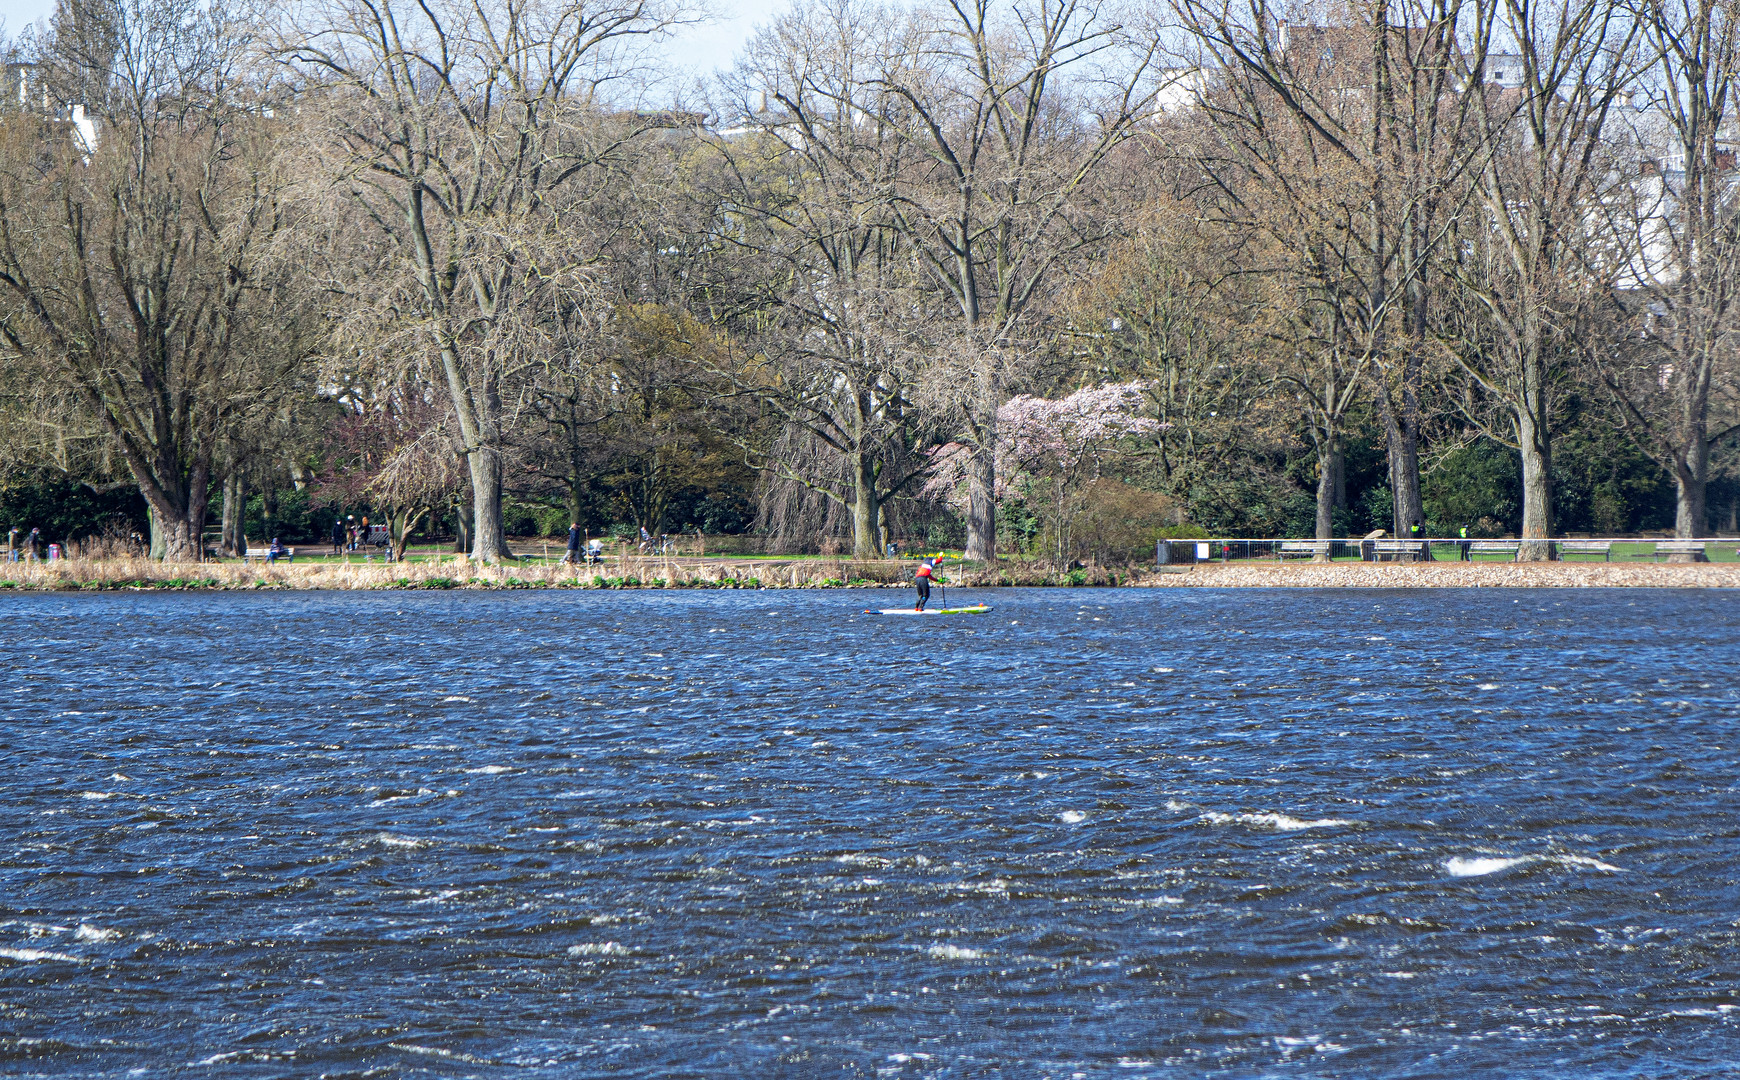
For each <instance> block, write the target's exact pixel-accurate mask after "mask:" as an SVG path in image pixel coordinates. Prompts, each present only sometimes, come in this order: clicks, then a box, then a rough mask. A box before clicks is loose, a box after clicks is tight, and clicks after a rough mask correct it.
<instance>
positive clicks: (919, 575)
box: [912, 559, 941, 611]
mask: <svg viewBox="0 0 1740 1080" xmlns="http://www.w3.org/2000/svg"><path fill="white" fill-rule="evenodd" d="M933 580H937V581H940V580H941V579H940V578H938V577H937V576H936V560H934V559H926V560H924V561H923V562H921V563H919V564H918V570H917V572H916V573H914V574H913V575H912V583H913V584H914V585H916V586H917V587H918V606H917V607H915V608H913V609H912V610H914V611H923V610H924V605H925V604H926V603H928V602H929V601H930V583H931V582H932V581H933Z"/></svg>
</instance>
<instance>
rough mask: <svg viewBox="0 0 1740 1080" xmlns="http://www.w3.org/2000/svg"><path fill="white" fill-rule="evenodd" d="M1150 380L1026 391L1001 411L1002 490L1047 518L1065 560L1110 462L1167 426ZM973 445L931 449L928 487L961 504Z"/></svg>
mask: <svg viewBox="0 0 1740 1080" xmlns="http://www.w3.org/2000/svg"><path fill="white" fill-rule="evenodd" d="M1147 388H1148V384H1147V383H1145V382H1141V381H1136V382H1126V383H1106V384H1104V385H1101V386H1090V387H1084V388H1083V389H1080V390H1077V391H1075V392H1074V393H1073V394H1070V395H1069V396H1067V397H1063V398H1055V399H1054V398H1042V397H1033V396H1032V395H1029V394H1020V395H1018V396H1016V397H1013V398H1010V399H1009V400H1008V401H1006V402H1004V403H1003V405H1002V406H1001V407H1000V408H999V409H998V410H997V457H996V462H997V491H996V497H997V499H998V500H999V501H1001V500H1003V499H1005V498H1008V497H1011V496H1014V497H1019V498H1021V499H1024V500H1025V501H1026V502H1027V504H1028V506H1029V508H1030V509H1033V510H1034V511H1036V512H1038V513H1039V514H1040V516H1041V517H1042V518H1044V519H1046V520H1045V525H1046V528H1047V532H1048V534H1049V535H1048V541H1049V543H1048V546H1049V547H1051V548H1052V549H1053V551H1054V553H1055V554H1056V556H1057V557H1058V558H1059V559H1062V558H1063V557H1064V554H1065V552H1066V551H1067V550H1068V548H1069V530H1070V525H1071V523H1072V522H1073V521H1074V519H1075V517H1076V516H1077V515H1078V514H1079V513H1080V512H1081V511H1082V509H1083V508H1084V506H1085V502H1084V498H1085V494H1086V492H1087V491H1088V489H1089V488H1090V487H1091V486H1092V485H1093V484H1094V483H1095V482H1097V481H1099V480H1100V479H1101V477H1102V474H1103V472H1104V469H1105V466H1106V465H1107V464H1108V463H1109V462H1111V461H1113V460H1116V459H1119V458H1124V457H1127V456H1129V455H1130V454H1132V453H1137V452H1139V445H1140V443H1141V440H1143V439H1144V438H1146V437H1150V436H1153V435H1157V434H1159V433H1160V432H1161V431H1164V430H1165V429H1166V428H1167V427H1168V426H1169V425H1167V424H1165V423H1162V422H1161V421H1159V420H1156V419H1154V418H1153V417H1152V416H1148V415H1145V414H1146V412H1147V405H1148V398H1147V394H1146V391H1147ZM967 463H968V450H967V448H966V447H965V446H962V445H961V444H959V443H948V444H946V445H944V446H940V447H938V448H937V449H936V450H935V451H934V452H933V453H932V456H931V477H930V480H929V482H928V483H927V484H926V485H925V487H924V491H925V492H926V493H927V494H930V495H935V496H941V497H942V498H944V499H945V500H947V501H948V502H949V504H950V505H951V506H954V507H956V508H957V509H964V508H965V506H966V469H967Z"/></svg>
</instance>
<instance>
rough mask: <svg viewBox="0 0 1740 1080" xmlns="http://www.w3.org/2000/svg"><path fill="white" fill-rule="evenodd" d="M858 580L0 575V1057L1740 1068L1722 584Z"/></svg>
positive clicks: (698, 1069) (1486, 1071)
mask: <svg viewBox="0 0 1740 1080" xmlns="http://www.w3.org/2000/svg"><path fill="white" fill-rule="evenodd" d="M849 595H855V594H842V593H790V594H780V595H779V596H778V597H777V599H770V595H769V594H766V593H754V592H747V591H746V592H741V593H732V592H713V593H682V592H673V593H668V594H667V593H650V592H649V593H624V592H588V593H578V594H561V595H556V594H543V595H525V594H507V593H503V594H440V595H433V594H432V595H422V594H416V595H411V594H370V593H333V594H319V593H302V594H291V595H261V596H241V595H227V594H226V595H209V596H207V595H200V594H187V595H178V596H154V595H98V596H86V595H43V596H34V595H33V596H5V595H0V607H3V608H4V610H0V617H3V618H4V619H5V622H6V625H7V627H8V629H9V630H10V631H12V632H13V634H14V635H15V636H18V637H19V638H21V639H26V640H30V641H31V642H32V644H33V653H34V654H35V658H34V659H32V660H31V661H30V662H29V664H28V665H26V664H20V663H15V664H14V665H13V666H12V667H11V668H9V669H7V672H6V676H5V679H4V682H3V683H0V685H3V686H4V688H5V691H6V692H5V693H4V694H0V719H3V720H4V724H3V725H0V836H4V837H5V838H6V841H7V842H6V844H4V845H3V846H0V1060H3V1061H6V1062H8V1063H9V1065H10V1066H11V1071H35V1072H37V1073H41V1074H43V1075H50V1074H53V1075H75V1074H77V1075H93V1076H96V1075H115V1076H120V1075H128V1074H129V1071H130V1070H133V1069H137V1068H141V1067H146V1066H149V1067H157V1066H158V1065H159V1064H161V1063H163V1062H171V1063H188V1064H187V1065H186V1066H185V1069H187V1070H190V1071H198V1072H201V1073H210V1074H212V1075H219V1074H224V1075H228V1074H230V1073H234V1074H235V1075H256V1074H257V1075H273V1076H280V1075H281V1076H291V1077H304V1076H305V1077H310V1078H313V1077H318V1076H322V1075H332V1076H341V1075H343V1076H349V1075H356V1076H362V1075H382V1076H385V1075H397V1074H401V1073H403V1074H405V1075H411V1074H417V1075H421V1074H423V1073H428V1074H430V1075H443V1076H445V1075H455V1076H457V1075H468V1076H469V1075H476V1076H504V1077H505V1076H514V1077H528V1076H529V1077H551V1078H556V1077H561V1078H567V1077H573V1076H603V1075H635V1076H661V1075H672V1074H683V1075H709V1076H720V1077H727V1076H730V1077H735V1076H745V1075H758V1076H759V1075H767V1076H794V1077H795V1076H812V1075H814V1076H819V1075H870V1074H872V1073H875V1074H877V1075H882V1076H896V1077H909V1076H910V1077H918V1076H926V1077H930V1076H935V1077H944V1076H981V1075H984V1076H989V1075H1011V1076H1028V1075H1031V1076H1058V1077H1065V1076H1075V1075H1081V1076H1084V1077H1097V1076H1110V1075H1126V1074H1148V1073H1152V1074H1154V1075H1166V1076H1169V1077H1171V1076H1179V1077H1211V1076H1251V1077H1270V1076H1280V1075H1283V1074H1305V1075H1312V1076H1335V1077H1370V1078H1379V1077H1382V1078H1386V1080H1387V1078H1390V1077H1406V1076H1419V1077H1423V1076H1429V1075H1442V1074H1443V1073H1444V1072H1445V1071H1446V1070H1451V1071H1455V1072H1457V1073H1458V1074H1468V1075H1472V1076H1493V1077H1509V1076H1512V1075H1515V1072H1516V1070H1517V1068H1518V1065H1517V1063H1518V1062H1527V1063H1529V1064H1528V1066H1527V1068H1528V1070H1529V1072H1530V1075H1541V1076H1564V1077H1579V1078H1581V1077H1583V1076H1615V1077H1619V1076H1624V1077H1640V1078H1641V1077H1654V1076H1665V1075H1675V1076H1702V1075H1717V1074H1721V1073H1722V1072H1724V1071H1725V1070H1727V1069H1728V1067H1729V1063H1731V1062H1732V1061H1734V1060H1740V994H1737V993H1736V991H1735V990H1734V988H1733V987H1731V986H1729V985H1728V982H1727V981H1724V979H1723V976H1722V973H1723V972H1725V971H1727V970H1728V969H1729V967H1730V966H1731V954H1732V949H1733V944H1734V940H1735V939H1734V931H1733V927H1732V925H1731V923H1732V921H1733V920H1732V912H1733V911H1734V910H1736V909H1737V908H1740V892H1737V886H1736V884H1735V882H1736V881H1737V880H1740V877H1737V876H1736V875H1735V874H1734V873H1732V865H1733V857H1732V852H1731V850H1730V849H1731V847H1732V837H1733V836H1735V835H1736V834H1740V807H1737V806H1736V805H1735V803H1734V801H1733V799H1732V797H1731V794H1732V792H1733V791H1734V790H1735V789H1736V787H1737V786H1740V765H1737V764H1736V760H1735V757H1734V755H1733V753H1732V747H1733V745H1734V744H1735V742H1736V738H1735V736H1736V734H1737V732H1736V731H1735V725H1736V719H1737V709H1740V689H1737V688H1740V677H1737V676H1740V672H1737V671H1735V670H1734V669H1733V667H1731V665H1733V664H1734V662H1735V655H1736V649H1737V648H1740V646H1734V645H1732V644H1730V643H1731V642H1734V641H1736V640H1740V634H1737V633H1736V627H1735V626H1733V625H1732V624H1734V623H1735V622H1736V617H1735V615H1734V613H1733V611H1732V607H1733V606H1732V604H1731V603H1730V602H1729V601H1728V600H1727V599H1726V598H1725V597H1724V596H1722V595H1720V594H1718V593H1715V592H1701V591H1695V590H1680V591H1674V592H1672V593H1671V594H1670V593H1668V592H1661V593H1654V592H1624V591H1613V590H1599V591H1597V590H1589V591H1582V592H1579V591H1571V590H1566V591H1550V590H1541V591H1536V592H1528V593H1517V592H1506V591H1503V590H1480V591H1474V590H1471V591H1468V592H1455V591H1449V590H1431V591H1430V595H1424V594H1420V593H1413V592H1370V591H1354V590H1350V591H1348V592H1305V591H1296V590H1276V591H1273V592H1268V591H1263V590H1231V591H1227V592H1213V591H1190V590H1156V591H1152V592H1147V591H1135V590H1132V591H1084V590H1031V591H1029V590H1006V591H1002V592H999V593H997V594H996V595H995V596H992V597H990V599H991V600H992V602H993V603H994V604H995V609H996V613H997V615H998V616H999V617H998V618H997V620H996V621H994V622H991V621H984V620H982V619H981V620H977V621H972V622H966V621H962V622H958V623H956V622H949V621H945V620H930V621H929V622H926V623H925V624H924V625H922V626H914V625H911V624H912V623H914V622H916V621H917V620H893V619H878V618H875V617H866V616H863V615H861V614H859V612H860V611H862V609H863V607H864V604H863V603H862V602H861V601H860V602H855V603H846V602H845V601H846V598H847V597H848V596H849ZM1688 626H1691V627H1697V628H1698V633H1697V646H1696V647H1695V648H1689V647H1686V645H1685V638H1684V633H1683V629H1684V628H1685V627H1688ZM36 646H40V647H36Z"/></svg>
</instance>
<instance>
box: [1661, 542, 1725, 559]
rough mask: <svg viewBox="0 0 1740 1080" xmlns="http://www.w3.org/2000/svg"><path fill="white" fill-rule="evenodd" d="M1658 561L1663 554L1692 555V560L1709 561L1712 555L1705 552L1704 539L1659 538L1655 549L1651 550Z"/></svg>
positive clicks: (1670, 555)
mask: <svg viewBox="0 0 1740 1080" xmlns="http://www.w3.org/2000/svg"><path fill="white" fill-rule="evenodd" d="M1650 554H1651V555H1653V556H1655V560H1656V561H1657V562H1660V561H1661V558H1662V556H1664V555H1666V556H1669V557H1672V556H1675V555H1690V556H1691V561H1692V562H1709V561H1710V557H1709V556H1708V555H1706V554H1705V553H1704V542H1703V541H1702V540H1657V541H1656V542H1655V550H1654V551H1652V552H1650Z"/></svg>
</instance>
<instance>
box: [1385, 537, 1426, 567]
mask: <svg viewBox="0 0 1740 1080" xmlns="http://www.w3.org/2000/svg"><path fill="white" fill-rule="evenodd" d="M1371 553H1372V556H1373V558H1374V559H1377V560H1380V561H1381V560H1382V559H1383V558H1384V557H1385V556H1388V557H1389V558H1390V559H1393V560H1396V561H1400V560H1403V559H1406V560H1407V561H1409V562H1424V561H1426V541H1424V540H1373V541H1371Z"/></svg>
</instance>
